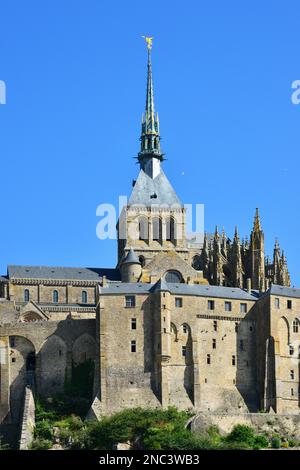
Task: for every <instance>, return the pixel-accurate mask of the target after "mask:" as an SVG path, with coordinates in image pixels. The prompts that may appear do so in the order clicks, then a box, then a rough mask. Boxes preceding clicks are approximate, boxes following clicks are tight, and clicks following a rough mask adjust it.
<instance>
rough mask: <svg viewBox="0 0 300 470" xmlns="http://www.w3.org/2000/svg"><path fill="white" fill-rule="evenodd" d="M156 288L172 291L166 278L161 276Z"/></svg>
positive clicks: (156, 289)
mask: <svg viewBox="0 0 300 470" xmlns="http://www.w3.org/2000/svg"><path fill="white" fill-rule="evenodd" d="M154 290H155V291H167V292H170V288H169V284H168V283H167V282H166V281H165V280H164V278H162V277H161V278H160V280H159V281H157V283H156V284H155V286H154Z"/></svg>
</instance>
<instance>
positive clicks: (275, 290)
mask: <svg viewBox="0 0 300 470" xmlns="http://www.w3.org/2000/svg"><path fill="white" fill-rule="evenodd" d="M268 292H269V294H271V295H283V296H284V297H298V298H300V289H297V288H295V287H284V286H278V285H277V284H272V285H271V287H270V289H269V291H268Z"/></svg>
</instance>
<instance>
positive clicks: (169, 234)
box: [166, 217, 176, 245]
mask: <svg viewBox="0 0 300 470" xmlns="http://www.w3.org/2000/svg"><path fill="white" fill-rule="evenodd" d="M166 241H168V242H172V243H173V244H174V245H175V241H176V230H175V220H174V218H173V217H168V218H167V219H166Z"/></svg>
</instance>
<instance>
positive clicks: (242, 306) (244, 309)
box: [240, 304, 247, 313]
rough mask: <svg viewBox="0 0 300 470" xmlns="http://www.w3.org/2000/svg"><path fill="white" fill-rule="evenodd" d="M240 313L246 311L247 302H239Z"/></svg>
mask: <svg viewBox="0 0 300 470" xmlns="http://www.w3.org/2000/svg"><path fill="white" fill-rule="evenodd" d="M240 313H247V304H240Z"/></svg>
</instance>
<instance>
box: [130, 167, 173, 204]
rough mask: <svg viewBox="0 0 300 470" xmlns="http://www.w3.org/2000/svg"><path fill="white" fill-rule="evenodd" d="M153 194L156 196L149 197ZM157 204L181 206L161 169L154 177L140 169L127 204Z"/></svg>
mask: <svg viewBox="0 0 300 470" xmlns="http://www.w3.org/2000/svg"><path fill="white" fill-rule="evenodd" d="M154 195H156V197H150V196H154ZM157 204H159V205H160V204H165V205H179V206H182V204H181V202H180V200H179V198H178V196H177V194H176V193H175V191H174V189H173V188H172V185H171V183H170V182H169V180H168V178H167V177H166V175H165V174H164V172H163V170H162V169H161V170H160V173H159V174H158V175H157V176H156V178H154V179H152V178H150V176H148V175H147V174H146V173H145V172H144V170H141V171H140V173H139V176H138V178H137V180H136V183H135V185H134V187H133V190H132V193H131V196H130V198H129V201H128V205H129V206H134V205H144V206H146V207H149V206H151V205H154V206H155V205H157Z"/></svg>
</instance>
